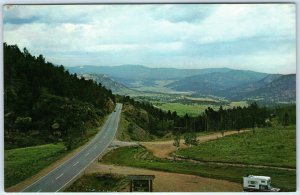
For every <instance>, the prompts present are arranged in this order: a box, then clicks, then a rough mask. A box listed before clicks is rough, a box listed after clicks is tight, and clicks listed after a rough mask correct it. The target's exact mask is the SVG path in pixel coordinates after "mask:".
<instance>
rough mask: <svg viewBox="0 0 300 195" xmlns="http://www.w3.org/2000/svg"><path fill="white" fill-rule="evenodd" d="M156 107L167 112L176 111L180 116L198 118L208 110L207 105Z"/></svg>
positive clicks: (157, 104) (167, 105)
mask: <svg viewBox="0 0 300 195" xmlns="http://www.w3.org/2000/svg"><path fill="white" fill-rule="evenodd" d="M154 105H155V106H157V107H159V108H161V109H163V110H165V111H168V110H170V111H172V112H174V111H176V112H177V114H178V115H179V116H184V115H185V114H186V113H188V114H189V115H190V116H198V115H199V114H200V113H202V112H204V110H205V109H206V108H207V105H200V104H181V103H156V104H154Z"/></svg>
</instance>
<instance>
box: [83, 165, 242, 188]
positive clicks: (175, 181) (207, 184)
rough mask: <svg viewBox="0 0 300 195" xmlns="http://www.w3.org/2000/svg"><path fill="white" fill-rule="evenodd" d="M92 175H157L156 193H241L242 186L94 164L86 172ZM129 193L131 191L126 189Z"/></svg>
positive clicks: (207, 179)
mask: <svg viewBox="0 0 300 195" xmlns="http://www.w3.org/2000/svg"><path fill="white" fill-rule="evenodd" d="M90 173H112V174H120V175H129V174H135V175H136V174H138V175H155V179H154V182H153V190H154V191H155V192H241V191H243V189H242V185H241V184H238V183H234V182H229V181H225V180H217V179H210V178H204V177H199V176H195V175H187V174H179V173H169V172H163V171H153V170H148V169H140V168H134V167H126V166H116V165H105V164H101V163H98V162H94V163H92V164H91V165H90V166H89V167H88V168H87V169H86V171H85V174H90ZM126 191H129V189H126Z"/></svg>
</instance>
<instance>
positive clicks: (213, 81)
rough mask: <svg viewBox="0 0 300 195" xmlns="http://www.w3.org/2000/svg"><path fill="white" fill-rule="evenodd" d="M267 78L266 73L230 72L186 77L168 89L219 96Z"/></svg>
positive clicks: (170, 85)
mask: <svg viewBox="0 0 300 195" xmlns="http://www.w3.org/2000/svg"><path fill="white" fill-rule="evenodd" d="M266 76H267V74H266V73H259V72H254V71H245V70H230V71H227V72H213V73H208V74H201V75H196V76H191V77H186V78H184V79H181V80H178V81H176V82H174V83H171V84H169V85H168V87H170V88H171V89H175V90H178V91H191V92H194V93H195V94H199V95H200V94H201V95H219V92H220V91H224V90H227V89H230V88H233V87H238V86H242V85H245V84H248V83H252V82H256V81H258V80H261V79H263V78H264V77H266Z"/></svg>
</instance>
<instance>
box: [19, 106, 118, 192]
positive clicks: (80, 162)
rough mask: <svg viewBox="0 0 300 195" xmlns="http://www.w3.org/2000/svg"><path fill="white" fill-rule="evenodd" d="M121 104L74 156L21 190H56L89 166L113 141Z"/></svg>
mask: <svg viewBox="0 0 300 195" xmlns="http://www.w3.org/2000/svg"><path fill="white" fill-rule="evenodd" d="M121 110H122V104H119V103H118V104H117V105H116V108H115V111H114V112H112V113H111V114H110V115H109V117H108V119H107V121H106V122H105V124H104V126H103V127H102V129H101V131H100V132H99V133H98V134H97V135H96V136H95V137H94V138H93V140H92V141H91V142H90V143H89V144H88V145H87V146H86V147H85V148H83V149H82V150H81V151H80V152H78V153H77V154H76V155H75V156H73V157H72V158H70V159H69V160H68V161H66V162H64V163H63V164H61V165H60V166H59V167H57V168H56V169H54V170H52V171H51V172H50V173H48V174H47V175H45V176H43V177H42V178H40V179H39V180H37V181H36V182H34V183H33V184H31V185H30V186H28V187H26V188H25V189H24V190H23V192H57V191H60V190H61V189H63V188H64V187H65V186H66V185H67V184H69V183H70V182H71V181H72V180H73V179H74V178H75V177H76V176H78V175H79V174H80V173H82V171H84V169H85V168H86V167H87V166H89V165H90V164H91V163H92V162H93V161H94V160H95V159H96V158H97V157H98V156H99V155H101V154H103V152H104V151H105V150H106V148H107V147H108V146H109V145H110V144H111V142H112V141H113V139H114V137H115V134H116V132H117V129H118V124H119V120H120V115H121Z"/></svg>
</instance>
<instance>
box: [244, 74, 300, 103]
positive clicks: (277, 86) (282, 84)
mask: <svg viewBox="0 0 300 195" xmlns="http://www.w3.org/2000/svg"><path fill="white" fill-rule="evenodd" d="M243 98H251V99H257V100H261V99H263V100H264V101H268V102H296V74H289V75H282V76H280V77H279V78H277V79H275V80H273V81H272V82H270V83H267V84H266V85H264V86H263V87H261V88H259V89H256V90H254V91H251V92H248V93H246V94H245V95H244V96H243Z"/></svg>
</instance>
